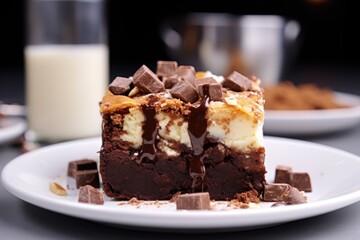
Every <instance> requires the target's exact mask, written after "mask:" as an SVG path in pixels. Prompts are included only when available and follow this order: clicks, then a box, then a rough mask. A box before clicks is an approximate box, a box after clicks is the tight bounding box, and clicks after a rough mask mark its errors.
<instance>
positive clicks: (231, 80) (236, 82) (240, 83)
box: [223, 71, 253, 92]
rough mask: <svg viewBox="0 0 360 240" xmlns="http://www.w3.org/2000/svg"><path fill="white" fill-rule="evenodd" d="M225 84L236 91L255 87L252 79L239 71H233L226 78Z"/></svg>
mask: <svg viewBox="0 0 360 240" xmlns="http://www.w3.org/2000/svg"><path fill="white" fill-rule="evenodd" d="M223 86H224V87H227V88H230V89H231V90H233V91H236V92H242V91H249V90H252V88H253V87H252V81H251V80H250V79H248V78H247V77H245V76H244V75H242V74H240V73H238V72H237V71H233V72H232V73H231V74H230V75H229V76H227V77H226V78H225V80H224V81H223Z"/></svg>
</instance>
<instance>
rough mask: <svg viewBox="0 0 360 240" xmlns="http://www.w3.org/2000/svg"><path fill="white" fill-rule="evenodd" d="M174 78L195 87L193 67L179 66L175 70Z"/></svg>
mask: <svg viewBox="0 0 360 240" xmlns="http://www.w3.org/2000/svg"><path fill="white" fill-rule="evenodd" d="M176 76H177V78H179V79H180V80H183V81H186V82H189V83H190V84H191V85H193V86H195V78H196V71H195V68H194V67H193V66H185V65H181V66H179V67H178V69H177V70H176Z"/></svg>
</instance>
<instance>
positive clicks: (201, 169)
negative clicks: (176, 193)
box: [188, 96, 209, 192]
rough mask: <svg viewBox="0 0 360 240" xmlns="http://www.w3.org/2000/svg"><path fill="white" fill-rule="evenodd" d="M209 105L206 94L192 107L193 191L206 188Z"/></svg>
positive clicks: (191, 169) (190, 125) (190, 120)
mask: <svg viewBox="0 0 360 240" xmlns="http://www.w3.org/2000/svg"><path fill="white" fill-rule="evenodd" d="M208 107H209V97H208V96H205V97H204V98H203V100H202V101H201V103H200V104H199V105H197V106H195V107H193V108H192V109H191V113H190V116H189V127H188V132H189V136H190V141H191V145H192V148H193V154H194V157H193V159H192V160H191V161H190V176H191V177H192V178H193V183H192V189H193V191H194V192H195V191H203V190H204V186H203V185H204V184H203V181H204V178H205V165H204V157H206V155H205V151H204V143H205V138H206V135H207V131H206V130H207V120H206V112H207V109H208Z"/></svg>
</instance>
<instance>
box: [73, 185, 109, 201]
mask: <svg viewBox="0 0 360 240" xmlns="http://www.w3.org/2000/svg"><path fill="white" fill-rule="evenodd" d="M78 201H79V202H81V203H90V204H97V205H103V204H104V197H103V195H102V193H101V192H100V191H99V190H98V189H96V188H94V187H93V186H90V185H85V186H82V187H80V189H79V198H78Z"/></svg>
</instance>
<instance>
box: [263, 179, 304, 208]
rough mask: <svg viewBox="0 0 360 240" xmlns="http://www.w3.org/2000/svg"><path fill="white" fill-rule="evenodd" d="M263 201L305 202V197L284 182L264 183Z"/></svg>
mask: <svg viewBox="0 0 360 240" xmlns="http://www.w3.org/2000/svg"><path fill="white" fill-rule="evenodd" d="M264 201H267V202H285V203H287V204H300V203H306V197H305V196H304V195H303V194H302V193H301V192H300V191H299V190H298V189H297V188H295V187H292V186H290V185H289V184H286V183H273V184H266V185H265V187H264Z"/></svg>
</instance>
